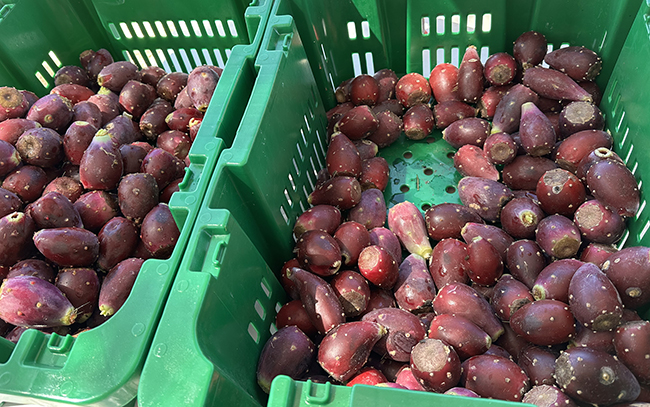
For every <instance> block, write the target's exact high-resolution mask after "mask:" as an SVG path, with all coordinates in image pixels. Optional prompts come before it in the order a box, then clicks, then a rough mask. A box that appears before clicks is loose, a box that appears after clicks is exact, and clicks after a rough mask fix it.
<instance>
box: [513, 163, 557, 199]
mask: <svg viewBox="0 0 650 407" xmlns="http://www.w3.org/2000/svg"><path fill="white" fill-rule="evenodd" d="M557 167H558V166H557V164H555V162H554V161H553V160H551V159H549V158H546V157H532V156H530V155H518V156H517V157H515V159H514V160H513V161H512V162H510V163H509V164H506V165H505V166H504V167H503V171H502V176H503V183H504V184H506V185H507V186H508V187H509V188H512V189H513V190H528V191H531V190H532V191H534V190H535V188H537V182H538V181H539V179H540V178H541V177H542V175H544V173H545V172H546V171H548V170H552V169H554V168H557Z"/></svg>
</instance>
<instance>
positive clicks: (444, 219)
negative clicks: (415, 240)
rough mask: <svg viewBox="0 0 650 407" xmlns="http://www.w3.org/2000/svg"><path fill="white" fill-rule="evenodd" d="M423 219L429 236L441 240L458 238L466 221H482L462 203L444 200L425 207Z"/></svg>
mask: <svg viewBox="0 0 650 407" xmlns="http://www.w3.org/2000/svg"><path fill="white" fill-rule="evenodd" d="M424 221H425V223H426V226H427V233H428V234H429V237H430V238H431V239H433V240H443V239H448V238H453V239H460V238H461V230H462V229H463V227H464V226H465V225H466V224H467V223H468V222H474V223H482V222H483V219H481V217H480V216H479V215H478V214H477V213H476V212H474V211H473V210H471V209H469V208H468V207H466V206H464V205H459V204H455V203H448V202H444V203H441V204H438V205H434V206H432V207H431V208H429V209H427V211H426V212H425V214H424Z"/></svg>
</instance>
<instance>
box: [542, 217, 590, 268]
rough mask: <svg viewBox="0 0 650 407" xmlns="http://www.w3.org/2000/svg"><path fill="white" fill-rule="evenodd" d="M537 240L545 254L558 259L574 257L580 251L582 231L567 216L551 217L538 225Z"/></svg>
mask: <svg viewBox="0 0 650 407" xmlns="http://www.w3.org/2000/svg"><path fill="white" fill-rule="evenodd" d="M535 240H536V242H537V244H538V245H539V247H541V248H542V250H544V252H545V253H546V254H547V255H549V256H551V257H554V258H557V259H566V258H568V257H574V256H575V255H576V254H577V253H578V249H580V244H581V242H582V239H581V238H580V230H579V229H578V227H577V226H576V225H575V223H573V221H572V220H571V219H569V218H567V217H566V216H562V215H558V214H556V215H550V216H547V217H545V218H544V219H542V220H541V221H540V222H539V224H538V225H537V231H536V233H535Z"/></svg>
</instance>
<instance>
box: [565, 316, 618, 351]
mask: <svg viewBox="0 0 650 407" xmlns="http://www.w3.org/2000/svg"><path fill="white" fill-rule="evenodd" d="M615 335H616V332H615V331H592V330H591V329H588V328H585V327H584V326H583V325H582V324H576V336H575V337H574V338H573V339H571V342H569V344H568V345H567V348H574V347H583V348H591V349H597V350H601V351H603V352H607V353H609V354H610V355H615V354H616V350H615V349H614V336H615Z"/></svg>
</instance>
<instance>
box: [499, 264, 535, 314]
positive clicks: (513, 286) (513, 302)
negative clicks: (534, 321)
mask: <svg viewBox="0 0 650 407" xmlns="http://www.w3.org/2000/svg"><path fill="white" fill-rule="evenodd" d="M533 301H535V299H534V298H533V296H532V294H531V293H530V291H529V289H528V287H527V286H526V285H525V284H524V283H522V282H521V281H519V280H517V279H516V278H514V277H512V276H511V275H510V274H504V275H502V276H501V278H499V281H497V283H496V284H495V285H494V290H493V291H492V296H491V298H490V304H491V305H492V308H494V311H495V312H496V313H497V316H498V317H499V318H501V320H502V321H509V320H510V316H511V315H512V314H513V313H514V312H516V311H517V310H518V309H519V308H521V307H523V306H524V305H526V304H528V303H529V302H533Z"/></svg>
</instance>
